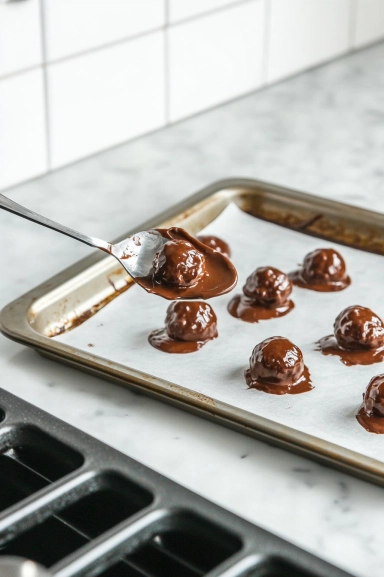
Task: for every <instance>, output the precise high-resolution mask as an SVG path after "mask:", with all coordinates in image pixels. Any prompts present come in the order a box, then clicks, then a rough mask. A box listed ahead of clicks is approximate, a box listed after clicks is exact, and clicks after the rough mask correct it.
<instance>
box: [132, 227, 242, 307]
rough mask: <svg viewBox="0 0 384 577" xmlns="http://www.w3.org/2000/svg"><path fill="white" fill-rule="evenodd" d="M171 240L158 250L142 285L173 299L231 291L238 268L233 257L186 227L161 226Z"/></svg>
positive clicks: (211, 295)
mask: <svg viewBox="0 0 384 577" xmlns="http://www.w3.org/2000/svg"><path fill="white" fill-rule="evenodd" d="M157 230H158V231H159V232H160V233H161V235H162V236H163V237H164V238H165V239H167V242H166V243H165V244H164V245H163V246H162V248H161V249H160V250H159V251H158V252H157V254H156V257H155V259H154V261H153V268H152V271H151V273H150V274H149V275H148V276H147V277H141V278H135V282H137V283H138V284H139V285H140V286H142V287H143V288H144V289H145V290H146V291H148V292H150V293H155V294H157V295H160V296H162V297H164V298H166V299H169V300H176V299H209V298H212V297H215V296H218V295H221V294H224V293H227V292H229V291H231V290H232V289H233V288H234V287H235V286H236V283H237V272H236V269H235V267H234V266H233V264H232V263H231V261H230V260H229V259H228V258H227V257H226V256H224V255H223V254H221V253H220V252H217V251H215V250H213V249H212V248H210V247H209V246H206V245H205V244H204V243H202V242H200V241H199V240H197V239H196V238H194V237H193V236H191V235H190V234H188V233H187V232H186V231H185V230H183V229H182V228H177V227H173V228H168V229H157Z"/></svg>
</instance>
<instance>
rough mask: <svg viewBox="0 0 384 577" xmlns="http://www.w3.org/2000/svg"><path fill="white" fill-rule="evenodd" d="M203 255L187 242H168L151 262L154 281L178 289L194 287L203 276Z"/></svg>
mask: <svg viewBox="0 0 384 577" xmlns="http://www.w3.org/2000/svg"><path fill="white" fill-rule="evenodd" d="M204 260H205V259H204V255H203V254H202V253H200V252H199V251H198V250H196V248H195V247H194V246H193V245H192V244H191V243H189V242H187V241H173V240H171V241H168V242H166V243H165V244H163V246H162V247H161V249H160V250H159V251H158V252H157V253H156V257H155V259H154V261H153V276H154V279H155V281H157V282H159V283H165V284H167V285H176V286H179V287H191V286H194V285H195V284H196V283H197V282H198V281H199V279H200V278H201V277H202V276H203V274H204Z"/></svg>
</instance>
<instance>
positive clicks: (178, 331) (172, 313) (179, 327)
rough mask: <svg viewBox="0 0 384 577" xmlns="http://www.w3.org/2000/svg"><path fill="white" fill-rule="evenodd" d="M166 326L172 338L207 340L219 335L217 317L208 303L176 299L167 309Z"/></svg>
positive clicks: (190, 340) (193, 340)
mask: <svg viewBox="0 0 384 577" xmlns="http://www.w3.org/2000/svg"><path fill="white" fill-rule="evenodd" d="M165 328H166V331H167V334H168V336H169V337H170V338H171V339H175V340H178V341H188V342H196V341H207V340H211V339H214V338H216V337H217V318H216V314H215V312H214V310H213V308H212V307H211V306H210V305H209V304H208V303H205V302H201V301H175V302H172V303H171V304H170V305H169V307H168V309H167V315H166V318H165Z"/></svg>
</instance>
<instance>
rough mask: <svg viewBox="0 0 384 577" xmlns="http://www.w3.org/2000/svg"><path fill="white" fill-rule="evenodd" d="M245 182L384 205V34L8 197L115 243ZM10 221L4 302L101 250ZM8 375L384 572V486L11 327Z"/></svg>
mask: <svg viewBox="0 0 384 577" xmlns="http://www.w3.org/2000/svg"><path fill="white" fill-rule="evenodd" d="M95 121H97V119H95ZM74 137H75V136H74ZM231 176H241V177H251V178H252V177H253V178H258V179H262V180H266V181H270V182H274V183H278V184H283V185H285V186H289V187H292V188H298V189H301V190H305V191H307V192H311V193H313V194H318V195H322V196H327V197H329V198H333V199H337V200H342V201H345V202H349V203H352V204H356V205H360V206H364V207H369V208H373V209H376V210H379V211H384V44H379V45H376V46H374V47H372V48H369V49H366V50H365V51H362V52H359V53H356V54H353V55H351V56H348V57H346V58H344V59H341V60H339V61H336V62H334V63H331V64H328V65H327V66H324V67H321V68H318V69H316V70H314V71H311V72H308V73H306V74H303V75H301V76H298V77H296V78H293V79H290V80H288V81H286V82H283V83H281V84H278V85H275V86H272V87H270V88H267V89H265V90H263V91H260V92H257V93H255V94H251V95H249V96H247V97H245V98H242V99H240V100H237V101H235V102H232V103H230V104H227V105H225V106H222V107H220V108H217V109H215V110H212V111H209V112H207V113H204V114H202V115H200V116H197V117H194V118H191V119H188V120H186V121H183V122H181V123H179V124H177V125H175V126H173V127H171V128H168V129H166V130H162V131H159V132H157V133H155V134H152V135H149V136H147V137H144V138H141V139H138V140H136V141H134V142H131V143H128V144H125V145H122V146H120V147H117V148H115V149H113V150H110V151H107V152H105V153H103V154H100V155H98V156H95V157H93V158H90V159H87V160H85V161H82V162H80V163H77V164H75V165H72V166H69V167H67V168H64V169H62V170H60V171H58V172H55V173H52V174H50V175H48V176H46V177H44V178H42V179H37V180H35V181H33V182H30V183H27V184H25V185H22V186H19V187H17V188H14V189H12V190H10V191H7V194H8V195H9V196H11V197H12V198H14V199H15V200H17V201H18V202H20V203H22V204H25V205H26V206H28V207H29V208H31V209H33V210H36V211H39V212H42V213H43V214H45V215H46V216H49V217H51V218H53V219H56V220H58V221H61V222H63V223H64V224H67V225H69V226H72V227H74V228H78V229H79V230H81V231H83V232H85V233H86V234H92V235H94V236H98V237H101V238H113V237H116V236H118V235H119V234H121V233H123V232H125V231H126V230H128V229H129V228H130V227H133V226H135V225H137V224H139V223H140V222H141V221H143V220H145V219H146V218H148V217H149V216H151V215H155V214H156V213H158V212H159V211H161V210H162V209H164V208H166V207H168V206H170V205H172V204H173V203H174V202H176V201H177V200H180V199H181V198H184V197H186V196H188V195H190V194H192V193H193V192H195V191H196V190H198V189H200V188H202V187H204V186H206V185H207V184H209V183H211V182H213V181H215V180H219V179H222V178H226V177H231ZM0 223H1V224H0V226H1V241H2V250H1V251H0V271H1V273H0V274H1V286H0V306H4V305H5V304H7V303H8V302H9V301H10V300H13V299H14V298H16V297H17V296H18V295H20V294H22V293H24V292H25V291H27V290H29V289H31V288H33V287H34V286H36V285H37V284H38V283H40V282H42V281H43V280H46V279H47V278H48V277H50V276H52V275H53V274H55V273H56V272H58V271H59V270H60V269H62V268H63V267H65V266H67V265H69V264H71V263H72V262H74V261H76V260H78V259H79V258H81V257H82V256H85V255H86V254H89V251H88V249H87V247H85V246H83V245H81V244H80V243H77V242H75V241H73V240H71V239H68V238H66V237H63V236H61V235H58V234H55V233H53V232H52V231H50V230H47V229H43V228H41V227H37V226H36V225H34V224H32V223H29V222H27V221H22V220H20V219H18V218H17V217H15V216H13V215H11V214H9V213H4V212H2V213H1V214H0ZM0 375H1V387H3V388H5V389H7V390H9V391H11V392H13V393H14V394H16V395H18V396H20V397H22V398H24V399H26V400H28V401H30V402H31V403H34V404H35V405H37V406H39V407H41V408H42V409H45V410H46V411H48V412H50V413H52V414H54V415H56V416H58V417H60V418H61V419H63V420H64V421H67V422H69V423H71V424H72V425H75V426H76V427H79V428H80V429H83V430H84V431H86V432H87V433H90V434H91V435H94V436H95V437H97V438H99V439H102V440H103V441H105V442H107V443H109V444H110V445H112V446H113V447H115V448H117V449H119V450H121V451H123V452H124V453H127V454H128V455H130V456H131V457H133V458H135V459H137V460H139V461H141V462H142V463H145V464H146V465H148V466H150V467H152V468H154V469H156V470H157V471H159V472H161V473H163V474H164V475H167V476H168V477H171V478H172V479H174V480H176V481H178V482H179V483H181V484H182V485H185V486H186V487H189V488H190V489H193V490H194V491H196V492H198V493H200V494H201V495H204V496H205V497H207V498H208V499H211V500H212V501H215V502H216V503H218V504H220V505H222V506H224V507H226V508H228V509H230V510H232V511H234V512H236V513H237V514H239V515H241V516H243V517H245V518H247V519H249V520H251V521H253V522H254V523H257V524H259V525H261V526H262V527H265V528H267V529H269V530H271V531H273V532H275V533H277V534H278V535H280V536H282V537H284V538H286V539H287V540H289V541H291V542H293V543H295V544H297V545H299V546H301V547H303V548H304V549H307V550H309V551H311V552H313V553H315V554H317V555H319V556H321V557H323V558H324V559H327V560H329V561H330V562H332V563H334V564H335V565H338V566H340V567H342V568H344V569H346V570H347V571H350V572H351V573H352V574H353V575H359V576H364V577H382V575H383V569H382V567H383V564H384V547H383V545H382V534H383V527H384V521H383V519H384V490H383V489H381V488H378V487H375V486H373V485H369V484H367V483H364V482H362V481H359V480H357V479H354V478H352V477H349V476H347V475H344V474H341V473H339V472H336V471H333V470H331V469H327V468H324V467H322V466H319V465H317V464H314V463H313V462H311V461H307V460H305V459H302V458H299V457H297V456H294V455H292V454H290V453H286V452H284V451H281V450H279V449H275V448H272V447H270V446H267V445H264V444H263V443H260V442H258V441H255V440H253V439H250V438H248V437H246V436H243V435H241V434H237V433H234V432H233V431H230V430H227V429H225V428H222V427H219V426H217V425H214V424H212V423H209V422H206V421H204V420H201V419H199V418H197V417H194V416H192V415H189V414H187V413H184V412H181V411H179V410H176V409H174V408H171V407H168V406H167V405H165V404H162V403H159V402H155V401H153V400H151V399H148V398H146V397H145V396H138V395H136V394H133V393H132V392H129V391H128V390H125V389H123V388H120V387H118V386H115V385H112V384H110V383H109V382H106V381H103V380H100V379H97V378H94V377H91V376H88V375H85V374H83V373H80V372H77V371H75V370H72V369H70V368H68V367H65V366H61V365H59V364H56V363H54V362H51V361H49V360H46V359H43V358H41V357H40V356H39V355H37V354H36V353H35V352H34V351H32V350H29V349H27V348H24V347H22V346H20V345H18V344H16V343H13V342H11V341H9V340H7V339H6V338H4V337H1V338H0Z"/></svg>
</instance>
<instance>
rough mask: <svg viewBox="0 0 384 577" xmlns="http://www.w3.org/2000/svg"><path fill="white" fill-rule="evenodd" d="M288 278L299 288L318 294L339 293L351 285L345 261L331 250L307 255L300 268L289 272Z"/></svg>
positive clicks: (322, 250)
mask: <svg viewBox="0 0 384 577" xmlns="http://www.w3.org/2000/svg"><path fill="white" fill-rule="evenodd" d="M289 278H290V279H291V281H292V282H293V284H294V285H296V286H298V287H300V288H306V289H310V290H313V291H318V292H335V291H341V290H344V289H345V288H347V287H348V286H349V285H350V284H351V279H350V277H349V276H348V275H347V272H346V265H345V261H344V259H343V257H342V256H341V254H340V253H339V252H337V251H336V250H334V249H333V248H319V249H317V250H314V251H313V252H310V253H308V254H307V256H306V257H305V259H304V263H303V265H302V267H301V268H300V269H299V270H296V271H294V272H291V273H290V274H289Z"/></svg>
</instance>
